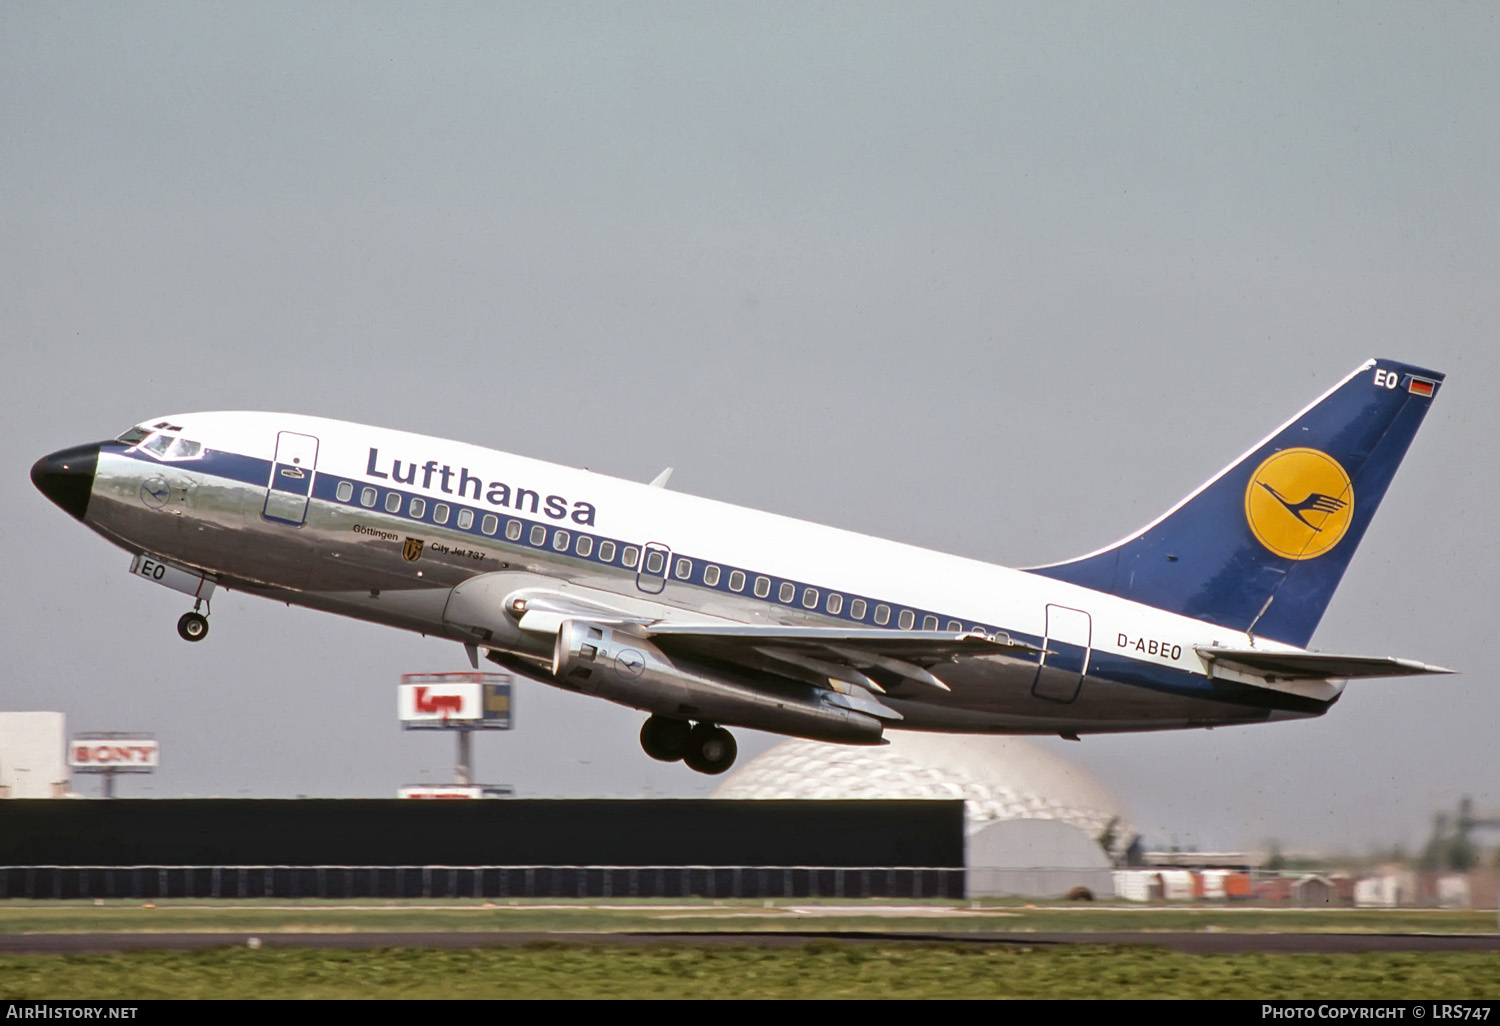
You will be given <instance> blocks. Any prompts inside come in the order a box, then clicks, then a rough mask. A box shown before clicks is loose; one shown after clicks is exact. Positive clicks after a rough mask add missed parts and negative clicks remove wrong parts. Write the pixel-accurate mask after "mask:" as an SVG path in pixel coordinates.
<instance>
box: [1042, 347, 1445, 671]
mask: <svg viewBox="0 0 1500 1026" xmlns="http://www.w3.org/2000/svg"><path fill="white" fill-rule="evenodd" d="M1442 381H1443V375H1441V374H1436V373H1433V372H1432V371H1427V370H1423V369H1421V368H1420V367H1411V366H1408V365H1406V364H1402V363H1396V362H1394V361H1392V360H1371V361H1370V362H1368V363H1366V364H1365V365H1364V366H1362V367H1360V368H1359V369H1357V370H1356V371H1354V373H1352V374H1350V375H1349V376H1348V377H1347V378H1345V379H1344V380H1343V381H1341V382H1339V384H1337V385H1336V386H1334V388H1333V389H1332V390H1331V391H1329V392H1327V393H1326V394H1325V395H1323V396H1322V397H1321V398H1320V399H1318V400H1317V401H1316V402H1314V403H1313V404H1312V405H1311V406H1309V407H1307V409H1305V410H1303V411H1302V412H1301V413H1299V414H1297V415H1296V416H1295V417H1293V418H1292V419H1291V420H1289V421H1287V423H1286V424H1284V425H1282V426H1281V427H1280V428H1278V429H1277V430H1276V431H1274V432H1272V433H1271V436H1270V437H1269V438H1267V439H1265V441H1263V442H1261V443H1260V444H1259V445H1257V446H1256V447H1255V448H1253V449H1251V450H1250V451H1249V452H1247V453H1246V454H1245V455H1244V456H1241V457H1240V458H1239V459H1238V460H1236V461H1235V462H1234V463H1231V464H1230V465H1229V466H1228V467H1225V468H1224V469H1223V470H1221V471H1220V472H1219V473H1218V474H1216V475H1215V476H1214V477H1212V478H1210V479H1209V480H1208V481H1207V482H1205V483H1204V484H1203V485H1201V486H1199V488H1198V489H1197V490H1196V491H1194V492H1193V493H1192V494H1191V495H1189V496H1188V497H1187V498H1185V499H1183V500H1182V501H1181V502H1179V503H1178V504H1177V505H1175V506H1173V507H1172V508H1171V509H1170V510H1168V511H1167V512H1166V513H1164V514H1162V515H1161V516H1160V517H1158V518H1157V519H1156V520H1154V521H1152V522H1151V523H1150V524H1148V525H1147V526H1146V527H1144V528H1142V529H1141V530H1140V531H1137V532H1136V533H1135V534H1133V535H1131V536H1130V537H1129V538H1126V539H1125V540H1124V541H1121V542H1119V543H1117V544H1115V545H1112V546H1110V547H1109V548H1107V549H1101V550H1100V551H1098V552H1094V553H1091V554H1089V555H1087V556H1083V557H1081V558H1079V559H1075V560H1073V561H1071V562H1068V563H1057V564H1054V565H1052V566H1044V567H1037V568H1035V569H1033V570H1032V572H1033V573H1037V574H1041V575H1043V576H1045V577H1052V578H1055V579H1057V580H1059V581H1068V582H1070V583H1072V584H1078V585H1082V586H1083V587H1085V588H1093V589H1095V590H1096V591H1103V592H1108V593H1110V594H1112V595H1119V596H1121V597H1122V598H1127V599H1131V600H1132V601H1135V602H1143V603H1146V604H1147V605H1151V606H1155V607H1157V608H1159V609H1165V610H1169V611H1171V612H1174V613H1181V614H1183V615H1184V616H1192V617H1196V618H1198V619H1200V620H1207V621H1208V622H1210V623H1215V624H1220V625H1222V626H1224V627H1229V628H1232V629H1234V630H1236V631H1253V633H1254V634H1256V635H1260V636H1263V637H1267V638H1275V639H1277V640H1279V641H1285V642H1288V643H1289V644H1293V645H1299V646H1305V645H1306V644H1307V642H1308V640H1309V639H1310V638H1311V637H1312V633H1313V630H1314V629H1315V628H1316V627H1317V626H1318V621H1319V620H1321V619H1322V618H1323V611H1324V610H1325V609H1327V608H1328V602H1329V600H1330V599H1331V598H1332V597H1333V591H1334V589H1335V588H1337V587H1338V584H1339V581H1340V579H1342V578H1343V576H1344V570H1345V569H1346V568H1347V567H1348V566H1349V559H1350V557H1351V556H1353V555H1354V550H1355V548H1356V547H1357V546H1358V545H1359V542H1360V539H1361V538H1363V537H1364V534H1365V529H1366V528H1367V527H1368V526H1369V525H1370V518H1371V517H1373V516H1374V515H1375V510H1376V508H1377V507H1378V506H1379V505H1380V500H1381V499H1382V498H1384V497H1385V491H1386V488H1388V487H1389V486H1390V483H1391V478H1392V477H1394V476H1395V474H1396V467H1398V466H1399V465H1400V463H1401V459H1402V457H1403V456H1405V455H1406V450H1407V447H1408V446H1410V445H1411V440H1412V438H1413V436H1415V435H1416V433H1417V428H1418V427H1420V426H1421V424H1422V418H1423V417H1425V416H1426V415H1427V408H1428V406H1430V405H1431V403H1432V399H1433V396H1435V395H1436V394H1437V392H1438V389H1439V388H1441V387H1442Z"/></svg>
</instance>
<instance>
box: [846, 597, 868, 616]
mask: <svg viewBox="0 0 1500 1026" xmlns="http://www.w3.org/2000/svg"><path fill="white" fill-rule="evenodd" d="M849 615H850V616H852V617H854V619H856V620H863V619H864V618H865V600H864V599H855V600H854V601H853V602H850V603H849Z"/></svg>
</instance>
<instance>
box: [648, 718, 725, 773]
mask: <svg viewBox="0 0 1500 1026" xmlns="http://www.w3.org/2000/svg"><path fill="white" fill-rule="evenodd" d="M641 747H642V748H644V749H645V750H646V754H647V755H649V756H651V758H653V759H657V760H659V761H661V762H676V761H677V760H678V759H681V760H682V761H683V762H685V763H687V766H688V768H689V769H691V770H695V771H697V772H699V773H707V774H709V775H711V776H712V775H717V774H719V773H723V772H724V771H725V770H727V769H728V768H729V767H730V766H733V765H734V760H735V756H737V755H738V754H739V746H738V745H737V744H735V742H734V735H733V734H731V733H729V731H727V730H725V729H724V728H723V727H718V726H715V725H714V724H712V723H709V722H707V721H706V720H705V721H703V722H701V723H699V724H697V725H696V726H693V725H690V724H689V723H688V721H687V720H677V719H672V718H671V717H669V716H652V717H651V718H650V719H648V720H647V721H646V722H645V724H644V725H642V727H641Z"/></svg>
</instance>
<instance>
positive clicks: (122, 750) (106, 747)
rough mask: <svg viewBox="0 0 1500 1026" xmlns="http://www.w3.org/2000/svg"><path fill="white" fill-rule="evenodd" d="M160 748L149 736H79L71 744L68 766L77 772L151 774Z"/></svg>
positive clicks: (159, 754)
mask: <svg viewBox="0 0 1500 1026" xmlns="http://www.w3.org/2000/svg"><path fill="white" fill-rule="evenodd" d="M160 764H161V746H160V745H159V744H158V742H157V740H156V738H154V737H150V736H136V737H132V736H123V735H119V734H116V735H113V736H110V735H96V734H79V735H77V736H76V737H74V738H73V739H72V740H71V741H69V742H68V766H69V768H71V769H73V770H74V771H75V772H78V773H150V772H152V771H153V770H155V769H156V767H157V766H159V765H160Z"/></svg>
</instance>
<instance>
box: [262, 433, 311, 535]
mask: <svg viewBox="0 0 1500 1026" xmlns="http://www.w3.org/2000/svg"><path fill="white" fill-rule="evenodd" d="M317 465H318V440H317V439H316V438H314V437H313V436H312V435H299V434H297V433H296V432H294V431H282V432H279V433H278V434H277V435H276V459H275V461H274V462H273V463H272V464H271V480H270V481H268V482H267V483H266V505H265V507H264V508H263V509H262V510H261V516H263V517H265V518H266V519H267V520H273V521H275V522H276V523H278V524H292V525H293V526H297V527H300V526H301V525H302V524H303V523H304V522H305V521H306V520H307V503H308V501H309V500H310V499H311V498H312V485H313V474H314V473H316V468H317Z"/></svg>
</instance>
